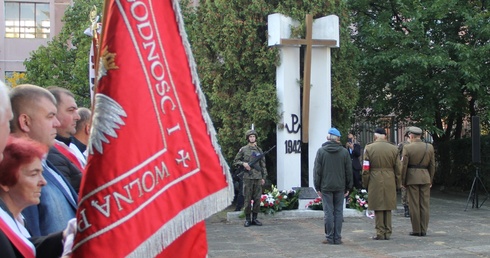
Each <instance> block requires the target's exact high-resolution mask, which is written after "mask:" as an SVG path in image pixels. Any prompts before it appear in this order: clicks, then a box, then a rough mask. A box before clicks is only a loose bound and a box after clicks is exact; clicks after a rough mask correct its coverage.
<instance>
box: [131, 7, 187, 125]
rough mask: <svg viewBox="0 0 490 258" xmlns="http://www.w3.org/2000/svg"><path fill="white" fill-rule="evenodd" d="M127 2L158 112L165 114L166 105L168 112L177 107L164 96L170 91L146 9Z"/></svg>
mask: <svg viewBox="0 0 490 258" xmlns="http://www.w3.org/2000/svg"><path fill="white" fill-rule="evenodd" d="M127 2H128V3H131V8H130V11H131V16H132V17H133V18H134V19H135V20H136V21H137V22H138V23H137V24H136V31H135V33H136V35H139V37H140V38H141V39H142V41H141V45H140V46H139V47H140V50H141V52H147V53H146V56H145V58H146V61H149V63H150V66H149V70H150V74H151V77H152V78H153V80H154V81H155V83H152V85H153V87H154V88H155V90H156V92H157V94H158V95H159V96H160V97H161V99H160V101H159V102H160V110H161V112H162V113H163V114H167V112H166V109H165V104H166V103H168V104H170V105H171V106H170V107H171V108H170V111H174V110H175V109H176V107H177V106H176V104H175V100H174V99H173V98H172V97H171V96H168V95H166V93H168V92H169V91H170V86H169V83H168V82H167V80H166V78H165V68H164V65H163V63H162V60H161V57H160V55H159V54H158V53H157V51H156V47H157V44H156V40H155V37H154V33H153V32H154V29H153V27H152V24H151V22H150V21H149V13H148V7H147V6H146V5H145V3H143V2H140V1H135V0H128V1H127ZM138 42H140V41H138ZM145 64H146V63H145ZM179 128H180V127H179Z"/></svg>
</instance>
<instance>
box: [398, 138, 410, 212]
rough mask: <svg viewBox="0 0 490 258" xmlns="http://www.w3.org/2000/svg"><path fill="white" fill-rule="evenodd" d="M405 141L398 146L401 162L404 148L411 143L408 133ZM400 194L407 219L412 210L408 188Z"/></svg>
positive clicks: (401, 188) (403, 188)
mask: <svg viewBox="0 0 490 258" xmlns="http://www.w3.org/2000/svg"><path fill="white" fill-rule="evenodd" d="M404 137H405V141H403V142H402V143H400V144H399V145H398V155H399V156H400V160H401V159H402V151H403V146H405V145H407V144H409V143H410V138H409V137H408V132H406V133H405V136H404ZM400 193H401V200H402V205H403V209H404V211H405V212H404V216H405V217H406V218H409V217H410V209H409V208H408V197H407V188H405V187H403V186H402V187H400Z"/></svg>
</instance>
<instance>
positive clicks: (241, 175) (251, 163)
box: [236, 145, 276, 180]
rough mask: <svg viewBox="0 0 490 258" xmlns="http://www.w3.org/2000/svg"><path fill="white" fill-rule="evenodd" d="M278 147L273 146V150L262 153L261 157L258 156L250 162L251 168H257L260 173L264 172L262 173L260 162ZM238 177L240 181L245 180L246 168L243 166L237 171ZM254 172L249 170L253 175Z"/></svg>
mask: <svg viewBox="0 0 490 258" xmlns="http://www.w3.org/2000/svg"><path fill="white" fill-rule="evenodd" d="M275 147H276V145H274V146H272V148H270V149H268V150H266V151H264V152H262V153H260V155H258V156H256V157H255V158H254V159H253V160H252V161H250V162H248V165H249V166H250V167H253V168H255V170H257V171H260V172H263V171H262V168H261V167H260V166H259V164H257V163H259V161H260V160H261V159H262V158H263V157H264V156H265V155H267V154H268V153H269V152H271V151H272V150H273V149H274V148H275ZM236 171H237V172H236V177H237V178H238V179H239V180H243V173H245V168H244V167H243V166H240V167H239V168H237V170H236ZM251 171H252V170H249V171H248V172H249V173H251Z"/></svg>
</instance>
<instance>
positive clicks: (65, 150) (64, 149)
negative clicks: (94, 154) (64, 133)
mask: <svg viewBox="0 0 490 258" xmlns="http://www.w3.org/2000/svg"><path fill="white" fill-rule="evenodd" d="M54 147H55V148H56V149H57V150H58V151H59V152H61V154H63V155H65V157H67V158H68V159H69V160H70V161H71V163H73V165H75V166H76V167H77V168H78V169H79V170H80V172H83V171H84V169H83V164H82V162H81V161H80V160H78V158H77V156H76V155H75V154H74V153H73V152H72V149H70V148H69V147H68V146H66V144H64V143H62V142H60V141H56V142H55V144H54Z"/></svg>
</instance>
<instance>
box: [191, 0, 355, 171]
mask: <svg viewBox="0 0 490 258" xmlns="http://www.w3.org/2000/svg"><path fill="white" fill-rule="evenodd" d="M182 6H186V4H185V3H184V4H183V5H182ZM272 13H282V14H284V15H286V16H289V17H291V18H293V19H295V20H297V21H300V22H302V26H301V28H302V29H300V30H299V31H295V32H293V33H295V35H296V36H298V37H301V38H304V37H305V24H304V23H305V22H304V20H305V16H306V14H312V15H313V18H319V17H323V16H326V15H330V14H336V15H338V16H339V17H340V28H341V43H340V48H339V49H332V118H333V121H332V124H333V125H335V126H337V127H339V128H340V129H341V130H343V131H347V130H348V129H349V128H350V125H351V114H352V111H353V110H354V108H355V105H356V103H357V99H358V88H357V84H356V83H357V78H356V76H357V70H356V63H355V59H356V53H357V52H356V48H355V47H354V45H353V44H352V41H351V40H350V35H351V31H350V29H349V28H350V25H351V23H352V22H351V21H350V18H349V15H348V10H347V8H346V3H345V1H341V0H328V1H325V0H310V1H295V0H281V1H279V0H277V1H257V0H252V1H250V0H248V1H244V0H240V1H238V0H215V1H200V5H199V6H198V7H197V8H194V7H190V8H187V9H184V17H185V21H186V30H187V34H188V36H189V39H190V42H191V46H192V49H193V53H194V57H195V59H196V62H197V69H198V73H199V77H200V80H201V87H202V88H203V91H204V93H205V94H206V96H207V98H208V105H209V107H208V109H209V112H210V115H211V117H212V119H213V122H214V125H215V126H216V128H217V131H218V137H219V142H220V144H221V145H222V150H223V153H224V155H225V157H226V158H227V160H229V161H230V160H232V159H233V157H234V155H235V154H236V152H237V150H238V149H239V147H240V146H242V145H243V144H244V143H245V138H244V133H245V131H246V130H247V129H249V128H250V126H251V124H254V125H255V128H256V130H257V131H258V134H259V141H260V142H261V144H260V145H261V146H271V145H273V144H275V130H276V122H277V121H278V118H279V115H280V114H278V112H277V107H278V100H277V96H276V89H275V72H276V65H277V64H278V62H279V60H278V52H277V51H278V50H277V49H275V48H271V47H268V45H267V16H268V15H269V14H272ZM300 74H302V73H300ZM298 83H300V82H298ZM298 98H300V96H298ZM327 129H328V128H325V130H327ZM303 149H304V150H305V149H307V148H303Z"/></svg>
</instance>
